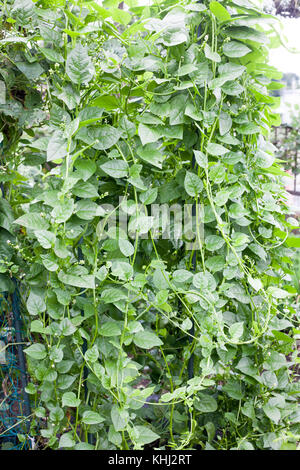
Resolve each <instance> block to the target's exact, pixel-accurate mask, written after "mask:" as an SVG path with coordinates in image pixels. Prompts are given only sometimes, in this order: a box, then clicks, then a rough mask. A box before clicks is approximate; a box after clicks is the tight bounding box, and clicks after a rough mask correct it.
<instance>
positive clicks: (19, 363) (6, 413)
mask: <svg viewBox="0 0 300 470" xmlns="http://www.w3.org/2000/svg"><path fill="white" fill-rule="evenodd" d="M25 338H26V334H25V331H24V328H23V321H22V318H21V315H20V301H19V293H18V291H17V289H16V290H15V292H14V293H13V294H12V295H8V294H3V293H0V370H1V372H0V383H1V390H0V448H1V449H2V450H10V449H11V450H21V449H30V448H32V447H33V445H32V444H33V442H32V441H33V440H32V438H31V437H30V436H29V428H30V420H29V418H28V419H26V417H27V416H29V415H30V404H29V398H28V395H27V393H26V392H25V390H24V389H25V386H26V371H25V361H24V354H23V349H22V348H23V346H24V344H23V343H24V339H25Z"/></svg>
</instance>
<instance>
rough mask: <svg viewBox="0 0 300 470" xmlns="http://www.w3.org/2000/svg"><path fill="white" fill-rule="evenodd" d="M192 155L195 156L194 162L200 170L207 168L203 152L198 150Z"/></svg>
mask: <svg viewBox="0 0 300 470" xmlns="http://www.w3.org/2000/svg"><path fill="white" fill-rule="evenodd" d="M194 155H195V160H196V162H197V164H198V165H199V166H200V167H201V168H207V167H208V160H207V156H206V155H205V154H204V153H203V152H200V151H199V150H194Z"/></svg>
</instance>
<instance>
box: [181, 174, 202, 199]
mask: <svg viewBox="0 0 300 470" xmlns="http://www.w3.org/2000/svg"><path fill="white" fill-rule="evenodd" d="M184 188H185V190H186V192H187V193H188V195H189V196H192V197H195V196H198V194H199V193H200V192H201V191H202V189H203V183H202V181H201V179H200V178H199V176H197V175H196V174H195V173H191V172H190V171H187V172H186V175H185V179H184Z"/></svg>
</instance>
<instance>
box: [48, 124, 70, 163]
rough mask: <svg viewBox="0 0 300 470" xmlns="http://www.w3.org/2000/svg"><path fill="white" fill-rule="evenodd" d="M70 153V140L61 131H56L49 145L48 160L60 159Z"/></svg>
mask: <svg viewBox="0 0 300 470" xmlns="http://www.w3.org/2000/svg"><path fill="white" fill-rule="evenodd" d="M67 154H68V141H67V139H66V138H65V137H64V135H63V134H62V132H61V131H56V132H54V134H53V135H52V137H51V138H50V140H49V143H48V146H47V162H51V161H53V160H60V159H62V158H64V157H65V156H66V155H67Z"/></svg>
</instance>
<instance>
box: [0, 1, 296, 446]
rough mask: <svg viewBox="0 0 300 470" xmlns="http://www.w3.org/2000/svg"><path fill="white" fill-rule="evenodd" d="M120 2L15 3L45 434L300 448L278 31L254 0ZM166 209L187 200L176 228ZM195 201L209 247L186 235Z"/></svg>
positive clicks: (42, 442) (5, 49)
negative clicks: (185, 216) (272, 55)
mask: <svg viewBox="0 0 300 470" xmlns="http://www.w3.org/2000/svg"><path fill="white" fill-rule="evenodd" d="M118 4H119V2H118V1H115V0H104V1H103V5H102V6H100V5H99V4H98V3H97V2H94V1H82V0H78V1H64V0H57V1H53V2H50V1H47V0H38V1H36V2H32V1H31V0H16V1H10V0H7V1H5V2H2V6H1V23H2V28H1V31H2V33H1V34H2V38H1V40H0V53H1V64H2V65H1V67H0V74H1V80H2V82H1V84H2V85H3V87H2V88H4V89H5V100H2V102H1V104H0V123H1V129H0V131H1V132H2V134H1V136H2V147H1V174H0V179H1V181H2V189H3V198H2V199H1V207H0V209H1V214H2V215H1V241H3V243H2V248H1V250H2V251H1V254H2V264H1V271H2V276H3V283H6V284H5V286H6V285H7V287H5V286H4V287H5V289H6V290H8V288H10V289H12V288H13V286H12V285H11V284H10V282H11V277H12V276H13V275H14V276H15V277H16V278H17V280H18V283H19V285H20V289H21V292H22V293H23V302H24V309H25V312H26V315H27V317H28V318H29V321H30V333H31V335H32V336H33V337H34V338H35V341H34V342H32V344H30V345H29V346H28V347H27V348H26V349H25V353H26V356H27V362H28V369H29V373H30V377H31V380H30V383H29V384H28V387H27V392H28V393H29V394H30V396H31V398H32V406H33V417H32V419H31V434H32V435H33V436H35V438H36V441H37V445H38V446H40V447H51V448H53V449H59V448H68V449H73V448H74V449H122V450H126V449H144V448H149V447H156V448H161V449H170V448H174V449H223V450H224V449H225V450H229V449H247V450H248V449H283V448H285V449H286V448H292V449H293V448H296V442H297V438H298V437H297V436H298V435H299V433H300V430H299V410H297V393H298V388H299V387H298V385H297V383H296V382H295V380H294V378H295V374H296V372H295V364H296V362H297V358H296V356H297V350H296V347H295V339H296V338H297V335H299V330H297V318H296V311H295V310H294V309H293V308H292V307H291V306H290V305H291V303H290V297H291V296H292V295H293V294H294V292H295V290H294V289H293V287H291V285H290V284H289V282H290V275H291V271H290V266H289V264H290V263H291V262H292V257H293V251H292V250H291V249H289V248H288V247H287V245H286V240H287V238H288V236H289V232H290V231H291V230H292V229H294V228H295V227H297V226H298V223H297V221H296V220H295V219H293V218H291V217H288V214H289V209H288V207H287V204H286V200H287V199H286V194H285V191H284V188H283V186H282V184H281V179H282V177H283V175H284V172H283V170H282V169H281V168H280V166H279V165H278V162H277V161H276V159H275V157H274V147H273V146H272V144H270V140H269V137H270V128H271V126H272V124H274V123H276V122H277V121H278V116H277V114H276V106H277V105H278V100H277V98H275V97H271V96H269V91H270V90H272V89H273V88H274V83H275V82H274V81H273V80H274V79H276V80H277V79H278V78H280V73H279V72H278V71H277V70H275V69H274V67H271V66H269V65H267V61H268V50H269V47H273V46H275V45H276V44H277V43H278V38H277V36H276V24H277V20H276V19H274V18H273V17H271V16H270V15H266V14H264V13H263V12H262V11H261V10H260V8H258V7H256V6H255V5H254V4H253V3H252V2H250V1H249V0H232V1H229V0H228V1H227V0H226V1H222V2H217V1H212V2H209V1H203V2H202V3H201V2H194V1H190V0H182V1H176V2H174V1H156V2H155V3H153V4H152V5H151V6H146V7H145V6H139V5H138V2H136V1H134V0H128V1H125V2H124V4H125V7H126V8H125V9H120V8H118V7H119V5H118ZM274 25H275V26H274ZM154 204H159V205H165V206H167V207H171V206H172V205H175V212H174V214H172V216H171V217H170V220H169V221H168V224H167V225H168V227H166V217H165V216H162V217H160V218H157V217H156V218H155V217H153V215H152V212H151V211H152V208H153V205H154ZM186 206H187V207H189V208H194V209H192V213H193V216H194V220H196V222H197V221H199V217H198V216H199V213H198V214H197V211H201V217H200V220H201V224H199V223H196V227H194V232H195V236H196V243H195V245H194V248H192V249H187V248H186V247H187V245H186V242H187V240H186V239H185V235H186V234H184V236H182V237H181V238H180V237H176V236H175V227H176V224H175V216H176V214H178V213H179V212H180V210H182V211H183V210H184V207H186ZM199 208H200V209H199ZM195 212H196V214H195ZM121 216H122V217H123V218H122V217H121ZM124 218H127V219H128V227H127V228H128V229H127V230H125V229H124V224H123V219H124ZM112 221H113V222H112ZM167 228H169V230H170V236H169V237H165V236H162V235H163V234H164V233H165V231H166V229H167ZM287 355H289V356H288V359H289V360H287V358H286V356H287ZM37 429H39V430H38V431H37Z"/></svg>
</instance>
